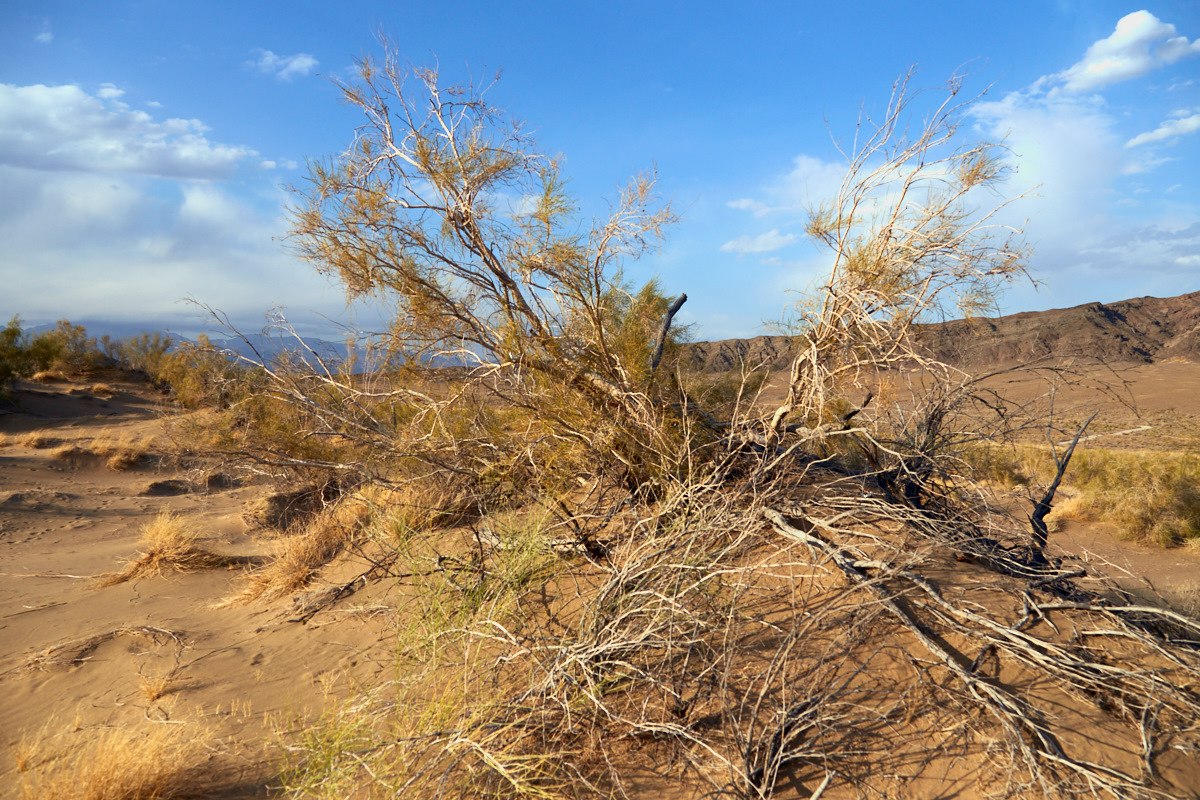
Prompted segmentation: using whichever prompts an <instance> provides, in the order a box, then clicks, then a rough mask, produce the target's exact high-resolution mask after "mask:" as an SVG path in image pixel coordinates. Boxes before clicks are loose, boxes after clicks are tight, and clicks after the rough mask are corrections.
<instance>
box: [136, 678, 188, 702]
mask: <svg viewBox="0 0 1200 800" xmlns="http://www.w3.org/2000/svg"><path fill="white" fill-rule="evenodd" d="M139 683H140V685H141V689H142V697H144V698H146V702H148V703H157V702H158V701H159V700H160V699H162V698H163V697H166V696H167V695H168V694H170V693H171V692H173V691H175V690H176V689H178V688H179V681H178V680H177V679H176V677H175V670H171V671H169V672H164V673H162V674H161V675H142V676H141V680H140V681H139Z"/></svg>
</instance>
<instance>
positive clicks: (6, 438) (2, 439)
mask: <svg viewBox="0 0 1200 800" xmlns="http://www.w3.org/2000/svg"><path fill="white" fill-rule="evenodd" d="M14 442H16V439H15V438H13V437H12V436H10V435H9V434H7V433H0V447H8V446H9V445H10V444H13V443H14Z"/></svg>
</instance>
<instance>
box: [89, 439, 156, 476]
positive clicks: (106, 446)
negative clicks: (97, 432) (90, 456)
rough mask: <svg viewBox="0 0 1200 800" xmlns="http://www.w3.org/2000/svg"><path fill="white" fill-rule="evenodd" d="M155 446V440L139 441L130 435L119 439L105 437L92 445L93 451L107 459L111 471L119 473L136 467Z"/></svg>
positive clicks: (106, 462)
mask: <svg viewBox="0 0 1200 800" xmlns="http://www.w3.org/2000/svg"><path fill="white" fill-rule="evenodd" d="M153 446H154V440H153V439H149V440H147V439H139V438H136V437H134V436H132V435H130V434H124V435H122V436H120V437H119V438H112V437H105V438H102V439H97V440H96V441H94V442H93V443H92V447H91V450H92V452H93V453H95V454H96V455H97V456H100V457H101V458H103V459H105V462H104V463H105V464H106V465H107V466H108V468H109V469H112V470H117V471H118V472H120V471H123V470H127V469H129V468H131V467H134V466H136V465H137V464H138V463H140V462H141V461H142V459H144V458H145V457H146V454H147V453H149V452H150V448H151V447H153Z"/></svg>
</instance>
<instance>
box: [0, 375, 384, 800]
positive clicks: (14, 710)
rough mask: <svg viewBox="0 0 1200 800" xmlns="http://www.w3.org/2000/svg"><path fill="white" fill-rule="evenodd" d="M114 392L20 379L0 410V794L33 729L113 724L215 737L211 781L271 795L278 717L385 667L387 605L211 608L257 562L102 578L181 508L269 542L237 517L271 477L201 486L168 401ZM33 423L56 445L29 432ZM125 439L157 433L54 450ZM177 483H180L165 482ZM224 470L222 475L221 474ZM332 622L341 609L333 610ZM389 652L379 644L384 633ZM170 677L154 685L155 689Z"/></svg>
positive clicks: (229, 538)
mask: <svg viewBox="0 0 1200 800" xmlns="http://www.w3.org/2000/svg"><path fill="white" fill-rule="evenodd" d="M109 385H110V386H112V388H114V389H115V390H116V391H115V394H113V395H112V396H111V397H108V398H104V397H101V396H98V395H96V394H93V393H90V392H86V391H82V390H81V387H79V386H74V385H71V384H49V385H45V384H41V385H23V386H21V387H20V388H19V390H18V392H17V399H18V402H19V403H20V410H19V411H17V412H16V413H12V412H9V413H5V414H3V415H0V434H4V435H6V440H5V441H6V442H7V443H6V446H4V447H2V448H0V709H2V711H0V718H2V719H3V722H4V725H3V729H2V730H0V740H2V741H0V787H2V788H0V792H2V791H4V789H7V790H9V791H10V792H14V794H12V796H16V794H15V792H16V780H15V778H16V776H15V774H14V772H13V770H14V768H15V761H16V759H17V757H18V754H19V752H20V751H21V748H22V742H25V743H28V742H30V741H33V740H37V739H48V740H49V741H51V742H53V743H54V745H53V746H55V747H57V744H58V743H59V742H61V744H62V745H63V746H64V748H67V747H69V746H70V744H71V742H72V740H78V739H80V738H81V737H82V736H85V735H86V734H87V733H88V732H89V731H95V730H99V729H103V728H107V727H110V726H117V727H119V726H134V727H135V728H136V727H137V726H147V725H156V724H180V725H184V726H187V727H188V729H189V730H194V732H195V736H196V738H197V739H198V740H203V741H204V742H205V743H206V745H207V746H209V747H210V748H211V749H212V757H211V759H210V762H211V773H212V775H211V777H212V780H213V783H214V784H217V785H219V786H221V787H223V789H224V791H223V792H221V793H220V794H218V795H215V796H228V797H247V796H265V795H266V792H265V791H264V784H266V783H268V782H269V779H270V778H271V777H272V775H273V774H274V772H273V770H272V767H271V766H270V765H269V764H268V763H264V762H268V761H274V762H278V757H279V754H280V750H279V748H278V747H277V746H276V737H275V734H274V731H276V730H277V729H280V730H286V729H288V728H290V727H293V726H294V725H295V724H299V723H300V722H302V720H304V719H305V718H308V717H310V716H311V715H312V714H315V713H319V712H320V710H321V708H322V705H323V702H324V699H325V697H326V695H327V694H329V693H336V692H337V690H338V688H339V687H341V686H343V685H344V683H345V682H346V681H349V680H351V679H352V678H353V677H354V676H355V675H358V674H362V675H367V674H370V673H372V672H373V671H374V670H375V669H376V665H373V664H370V663H362V669H361V670H360V669H358V667H359V665H360V662H362V661H363V658H364V656H363V654H364V653H369V652H378V650H379V648H378V647H377V645H378V644H379V642H380V641H381V639H382V638H383V637H384V636H385V635H386V630H387V624H386V619H385V618H383V617H377V616H376V615H374V614H372V613H371V612H370V610H362V609H356V608H350V609H349V610H343V611H340V612H337V613H336V614H334V615H332V616H330V615H317V616H316V617H314V618H313V619H311V620H309V621H307V622H306V623H304V624H302V623H299V622H294V621H289V620H291V619H294V617H295V614H294V613H293V605H292V604H290V603H288V602H287V601H283V602H281V603H278V604H275V605H274V606H264V605H261V604H259V605H251V606H241V605H234V606H229V607H223V608H218V607H214V606H215V604H217V603H218V602H219V601H220V600H222V598H225V597H228V596H229V595H231V594H233V593H234V592H235V591H236V590H237V588H238V581H239V579H240V577H241V576H242V574H243V573H244V570H245V568H246V567H244V566H243V567H237V568H233V569H223V570H218V571H210V572H196V573H189V574H181V573H177V572H172V573H168V574H166V575H164V576H161V577H147V578H142V579H138V580H133V581H129V582H128V583H123V584H118V585H114V586H109V587H105V588H99V587H98V586H97V579H98V578H99V577H100V576H101V575H103V574H104V573H109V572H112V571H116V570H119V569H120V567H121V566H122V563H123V562H125V561H128V560H130V559H132V558H134V557H136V555H137V553H138V539H139V535H140V529H141V526H142V525H143V524H145V523H146V522H148V521H149V520H151V519H153V518H154V517H155V516H156V515H157V514H159V513H160V512H163V511H171V512H175V513H177V514H179V515H181V516H184V517H186V518H187V519H189V520H191V521H192V522H194V523H195V524H196V525H197V526H199V528H200V530H202V531H203V535H204V538H205V540H206V541H205V542H204V544H205V546H206V547H208V548H209V549H212V550H214V551H217V552H220V553H223V554H229V555H236V556H241V557H244V559H245V561H246V563H253V561H254V560H256V559H261V557H263V556H265V555H267V554H268V553H269V552H270V541H269V536H268V534H267V533H266V532H264V531H261V530H259V531H255V530H251V529H250V528H249V527H248V525H247V523H246V522H245V520H243V518H242V514H243V512H244V510H245V508H246V505H247V503H248V502H250V501H251V500H253V499H255V498H257V497H259V496H261V495H262V494H263V493H264V492H265V491H266V489H265V487H263V486H256V485H237V484H236V482H233V485H229V486H227V487H225V488H206V482H205V477H206V476H205V475H204V474H203V473H202V472H199V471H183V470H180V469H179V468H178V467H177V466H171V465H170V462H169V460H167V459H165V458H164V457H163V456H162V452H163V448H162V442H163V438H164V434H163V425H162V418H161V415H162V410H161V409H160V408H159V406H158V403H157V400H156V399H155V398H154V397H153V396H152V393H150V392H148V391H147V388H146V387H145V386H139V385H136V384H130V383H124V384H112V383H110V384H109ZM31 431H40V432H42V433H43V434H45V435H46V436H48V437H50V438H51V439H53V440H56V442H55V443H52V444H51V445H50V446H43V447H30V446H28V445H27V444H23V440H24V439H25V435H26V434H28V433H29V432H31ZM114 439H117V440H120V439H125V440H127V441H129V440H132V441H134V442H145V443H150V442H153V441H156V440H157V441H158V442H159V443H160V444H158V445H153V444H152V445H151V447H150V452H149V453H148V455H147V456H146V457H145V458H144V459H142V461H141V463H139V464H137V465H135V466H134V467H132V468H129V469H125V470H121V471H118V470H113V469H110V468H109V467H108V466H106V465H105V463H104V462H105V459H103V458H100V457H96V456H91V455H80V454H75V455H74V456H73V457H68V458H63V457H62V456H61V455H58V456H57V457H56V451H57V450H58V448H60V447H62V446H63V445H67V446H70V445H74V446H76V447H77V448H79V449H81V450H87V449H89V448H91V447H94V446H95V445H96V443H97V442H99V443H101V444H103V443H104V442H106V441H111V440H114ZM166 481H176V482H179V483H176V484H174V485H172V484H167V485H165V486H164V485H163V484H164V482H166ZM215 483H216V484H217V485H220V484H221V483H223V481H221V480H220V479H218V480H217V481H216V482H215ZM335 623H336V624H335ZM384 650H386V648H384ZM156 686H157V687H159V688H160V689H164V690H165V691H164V693H163V694H162V696H161V697H154V698H153V699H152V698H151V695H153V694H155V693H156V692H155V691H154V690H153V688H151V689H149V690H148V689H147V688H146V687H156Z"/></svg>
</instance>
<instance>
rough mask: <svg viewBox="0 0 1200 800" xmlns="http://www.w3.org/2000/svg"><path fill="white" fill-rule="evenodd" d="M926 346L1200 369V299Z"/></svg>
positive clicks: (992, 327)
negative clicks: (1173, 363) (1179, 363)
mask: <svg viewBox="0 0 1200 800" xmlns="http://www.w3.org/2000/svg"><path fill="white" fill-rule="evenodd" d="M921 338H922V340H923V343H924V345H925V347H926V348H927V351H928V352H929V354H930V355H932V356H933V357H935V358H938V359H939V360H942V361H946V362H947V363H951V364H957V365H961V366H964V367H969V366H983V365H995V366H1004V365H1011V364H1016V363H1020V362H1026V361H1031V360H1033V359H1036V358H1041V357H1043V356H1050V355H1055V356H1064V357H1069V356H1087V357H1091V358H1097V359H1100V360H1102V361H1105V362H1110V363H1125V364H1129V363H1135V364H1138V363H1140V364H1146V363H1151V362H1155V361H1165V360H1169V359H1184V360H1187V361H1197V362H1200V292H1192V293H1190V294H1184V295H1179V296H1178V297H1167V298H1158V297H1139V298H1135V299H1132V300H1121V301H1119V302H1116V303H1107V304H1105V303H1086V304H1084V305H1081V306H1075V307H1073V308H1060V309H1052V310H1050V311H1026V312H1022V313H1019V314H1010V315H1008V316H1004V317H993V318H985V317H980V318H974V319H969V320H962V319H959V320H952V321H950V322H943V323H938V324H933V325H926V326H922V329H921ZM789 352H790V351H789V349H788V341H787V337H784V336H757V337H754V338H752V339H726V340H724V341H720V342H695V343H692V344H689V345H687V346H686V347H685V350H684V355H683V364H684V367H685V368H686V369H690V370H697V371H703V372H714V373H716V372H727V371H729V370H733V369H738V368H739V366H740V365H742V364H748V365H754V364H760V363H762V364H767V365H768V366H770V367H771V368H772V369H787V368H788V367H789V366H790V363H791V362H790V356H789Z"/></svg>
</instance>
